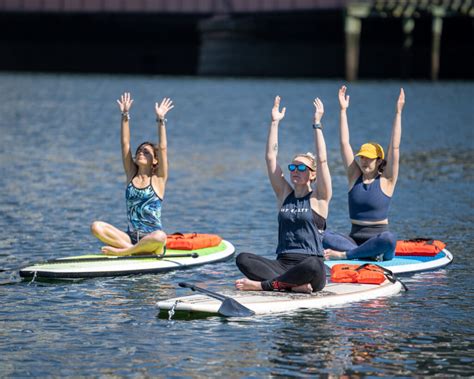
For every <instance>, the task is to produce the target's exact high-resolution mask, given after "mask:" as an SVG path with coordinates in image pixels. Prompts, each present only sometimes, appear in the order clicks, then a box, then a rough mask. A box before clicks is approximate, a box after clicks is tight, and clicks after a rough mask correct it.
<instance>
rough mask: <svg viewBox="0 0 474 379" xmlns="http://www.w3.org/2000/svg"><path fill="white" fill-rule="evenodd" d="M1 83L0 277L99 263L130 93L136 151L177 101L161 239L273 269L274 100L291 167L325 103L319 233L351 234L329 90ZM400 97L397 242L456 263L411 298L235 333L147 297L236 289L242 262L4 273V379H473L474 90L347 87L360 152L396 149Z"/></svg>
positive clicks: (426, 280) (91, 79)
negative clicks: (326, 182)
mask: <svg viewBox="0 0 474 379" xmlns="http://www.w3.org/2000/svg"><path fill="white" fill-rule="evenodd" d="M0 82H1V85H2V89H3V91H0V112H1V114H2V118H1V120H0V131H1V138H0V168H1V172H2V175H1V176H0V181H1V187H2V191H1V192H0V236H1V238H0V262H1V266H2V268H3V267H21V266H23V265H26V264H28V263H31V262H37V261H42V260H45V259H50V258H56V257H59V256H70V255H79V254H84V253H89V252H96V251H98V249H99V246H100V244H99V243H98V242H97V241H96V240H95V239H94V238H93V237H92V236H91V235H90V232H89V225H90V222H91V220H95V219H103V220H104V221H108V222H111V223H113V224H116V225H119V226H120V225H121V226H122V227H124V228H125V226H126V224H125V223H126V220H125V203H124V186H125V183H124V178H123V173H122V171H123V170H122V167H121V162H120V156H119V154H118V153H119V139H118V131H119V123H118V117H117V113H116V112H117V109H116V104H115V99H116V98H117V95H118V94H120V93H122V92H123V90H124V89H129V90H130V91H132V92H133V93H135V94H136V97H135V98H136V103H135V104H134V107H135V111H134V114H133V118H132V121H133V125H132V144H135V143H136V141H141V140H144V139H148V137H149V136H150V134H151V133H154V130H155V129H154V128H155V124H154V117H153V101H154V100H155V99H156V98H161V96H164V95H167V96H170V97H172V98H173V99H175V100H176V113H175V115H174V117H173V119H170V120H169V123H168V124H169V126H168V133H169V141H168V142H169V157H170V167H171V169H170V178H169V183H168V189H169V191H167V194H166V198H165V202H164V204H163V223H164V226H165V229H166V230H167V231H169V232H177V231H181V232H186V231H195V232H202V231H206V232H210V233H218V234H220V235H222V236H223V237H224V238H225V239H228V240H229V241H231V242H232V243H233V244H234V245H235V246H236V249H237V252H241V251H250V252H255V253H258V254H262V255H264V256H266V257H270V258H271V257H274V253H275V247H276V241H277V220H276V217H277V212H276V207H275V199H274V196H273V193H272V192H271V188H270V184H269V182H268V179H267V176H266V171H265V162H264V147H265V139H266V133H267V130H268V129H267V128H268V115H269V114H268V111H269V109H270V107H271V103H272V100H273V98H274V96H275V95H276V94H279V95H281V96H282V97H283V99H284V101H285V104H286V106H287V107H288V111H287V117H286V121H285V123H284V124H282V126H281V151H280V158H281V162H282V164H283V163H284V162H286V161H287V160H289V159H291V157H292V156H293V154H294V153H295V152H296V151H309V150H311V149H312V145H313V141H312V140H311V139H310V138H308V127H309V128H311V112H312V111H311V99H313V98H314V97H315V96H319V97H321V98H322V99H323V100H324V101H325V107H326V108H327V109H326V114H325V119H326V117H327V119H326V124H325V137H326V143H327V146H328V162H329V164H330V168H331V174H332V180H333V191H334V195H333V199H332V201H331V210H330V215H329V219H328V224H330V225H332V227H333V228H335V229H337V230H340V231H341V232H348V229H349V224H348V219H347V184H346V178H345V177H344V172H343V169H342V163H341V161H340V154H339V148H338V130H337V129H338V128H337V126H338V101H337V88H339V87H340V84H341V83H339V82H338V81H337V80H336V81H333V80H328V81H308V80H257V79H210V78H207V79H204V78H202V79H195V78H164V77H131V76H123V77H115V76H93V75H87V76H81V75H76V76H69V75H54V74H51V75H34V74H9V73H4V74H0ZM401 84H403V87H404V88H405V91H406V93H407V99H408V102H407V107H408V108H407V111H406V114H405V115H404V116H405V118H404V125H403V128H404V131H403V137H402V146H401V149H402V154H401V169H400V177H399V183H398V187H397V193H396V195H395V196H394V199H393V201H392V208H391V211H390V220H391V224H392V227H393V230H394V231H396V232H397V233H398V234H399V235H400V236H401V237H403V238H405V237H406V238H410V237H435V238H439V239H442V240H444V241H445V242H447V244H448V248H449V250H450V251H451V252H453V254H454V262H453V263H452V264H451V265H450V266H448V267H446V268H445V269H442V270H438V271H435V272H431V273H421V274H416V275H413V276H409V277H406V278H405V277H404V278H402V280H404V281H405V282H406V284H407V285H408V287H409V289H410V291H409V292H407V293H403V294H400V295H398V296H392V297H390V298H386V299H377V300H373V301H368V302H362V303H357V304H353V305H351V306H347V307H338V308H328V309H325V310H314V311H303V312H295V313H291V314H288V315H278V316H275V317H273V316H272V317H255V318H252V319H251V320H245V321H244V320H235V321H233V320H223V319H222V318H220V317H211V318H207V319H204V320H188V321H185V322H182V321H174V322H169V321H168V320H166V319H160V318H157V317H156V316H157V312H158V310H157V308H156V306H155V304H156V301H158V300H160V299H167V298H171V297H175V296H180V295H184V294H189V291H186V290H183V289H180V288H178V286H177V283H178V282H180V281H188V282H194V283H200V284H202V285H205V286H207V288H209V289H211V290H214V291H217V292H219V291H224V290H229V289H231V288H232V286H233V282H234V280H235V279H237V278H239V277H240V273H239V271H238V270H237V268H236V266H235V262H234V260H229V261H227V262H222V263H219V264H216V265H212V266H211V265H209V266H202V267H199V268H195V269H193V270H183V271H176V272H170V273H165V274H162V275H145V276H139V277H119V278H97V279H88V280H80V281H67V282H64V281H51V282H48V281H47V282H41V283H39V282H34V283H32V284H31V285H28V282H23V281H21V280H20V278H19V277H18V274H17V272H15V271H13V272H4V273H0V280H1V281H2V282H3V281H6V282H8V283H9V284H6V285H1V286H0V297H1V299H2V306H1V307H0V352H1V354H0V366H1V367H2V374H3V376H5V377H26V376H32V375H34V376H40V377H41V376H44V377H47V376H51V373H55V375H57V376H79V377H88V376H91V377H96V376H107V377H109V376H119V377H128V376H143V377H154V376H156V377H170V376H178V377H199V376H209V375H211V376H214V377H217V376H233V377H269V376H281V377H290V376H303V377H308V376H311V377H313V376H327V377H334V376H336V377H344V376H348V377H351V378H354V377H367V376H404V377H413V376H435V375H437V376H439V375H445V376H473V375H474V370H473V351H474V346H473V342H474V341H473V340H474V338H473V336H474V328H473V323H472V317H471V314H472V308H473V305H472V304H474V302H473V300H474V296H473V295H474V284H473V283H474V282H473V281H472V280H471V279H472V271H473V263H472V262H473V260H472V253H473V249H472V243H471V241H472V238H473V234H472V230H473V223H474V217H473V212H472V209H473V197H472V179H473V166H472V165H473V163H472V162H474V159H473V158H474V156H473V155H474V152H473V150H474V149H473V146H472V111H471V108H472V98H473V95H474V87H473V85H472V83H449V82H446V83H438V84H433V83H417V82H411V83H399V82H384V83H379V82H360V83H354V84H353V85H352V86H351V88H352V90H351V91H352V92H351V94H352V96H351V101H353V102H354V104H353V105H354V107H353V109H351V110H350V123H351V141H352V142H353V143H354V144H356V145H357V144H359V143H362V142H364V141H365V140H366V139H367V138H368V136H370V137H371V138H372V139H374V140H379V141H381V142H383V141H386V140H388V134H387V133H389V130H390V125H391V121H392V115H393V109H392V108H393V106H392V105H390V106H388V105H387V103H386V101H387V100H386V99H392V98H393V96H392V95H391V94H393V93H396V91H398V89H399V88H400V86H401ZM160 94H161V95H160ZM305 99H307V101H306V100H305ZM357 102H358V103H359V105H358V106H356V105H357ZM362 103H365V104H366V106H363V105H360V104H362ZM178 108H179V110H178ZM197 110H199V111H197ZM382 125H384V126H385V125H386V129H384V128H381V126H382ZM454 128H455V129H454Z"/></svg>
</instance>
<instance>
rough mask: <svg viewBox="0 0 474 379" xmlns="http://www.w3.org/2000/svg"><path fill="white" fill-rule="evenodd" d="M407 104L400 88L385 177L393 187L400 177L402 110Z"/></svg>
mask: <svg viewBox="0 0 474 379" xmlns="http://www.w3.org/2000/svg"><path fill="white" fill-rule="evenodd" d="M404 105H405V92H404V91H403V88H400V95H399V96H398V100H397V106H396V113H395V119H394V120H393V127H392V136H391V138H390V145H389V146H388V151H387V166H386V167H385V169H384V172H383V177H384V178H385V179H387V180H388V181H389V182H390V183H391V185H392V188H393V187H395V184H396V182H397V178H398V168H399V161H400V140H401V137H402V111H403V106H404Z"/></svg>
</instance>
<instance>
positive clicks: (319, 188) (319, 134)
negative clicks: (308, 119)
mask: <svg viewBox="0 0 474 379" xmlns="http://www.w3.org/2000/svg"><path fill="white" fill-rule="evenodd" d="M313 104H314V108H315V111H314V120H313V121H314V144H315V146H316V174H317V185H316V191H315V192H316V200H318V204H319V205H318V208H319V209H318V211H319V212H318V213H319V214H320V215H321V216H323V217H327V214H328V211H329V201H330V200H331V197H332V184H331V174H330V172H329V166H328V161H327V153H326V142H325V141H324V135H323V127H322V124H321V119H322V117H323V114H324V105H323V102H322V101H321V100H320V99H319V98H316V99H315V100H314V102H313Z"/></svg>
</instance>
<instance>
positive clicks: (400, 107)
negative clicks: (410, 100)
mask: <svg viewBox="0 0 474 379" xmlns="http://www.w3.org/2000/svg"><path fill="white" fill-rule="evenodd" d="M404 105H405V91H403V88H400V95H399V96H398V100H397V113H402V110H403V106H404Z"/></svg>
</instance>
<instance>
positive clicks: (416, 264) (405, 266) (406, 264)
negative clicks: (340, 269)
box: [324, 249, 453, 274]
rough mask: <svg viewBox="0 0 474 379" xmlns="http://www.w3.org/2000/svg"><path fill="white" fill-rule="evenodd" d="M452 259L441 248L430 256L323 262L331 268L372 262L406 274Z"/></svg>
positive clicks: (430, 268)
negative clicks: (340, 264)
mask: <svg viewBox="0 0 474 379" xmlns="http://www.w3.org/2000/svg"><path fill="white" fill-rule="evenodd" d="M452 260H453V255H452V254H451V253H450V252H449V251H448V250H447V249H443V250H442V251H440V252H439V253H438V254H436V255H435V256H432V257H427V256H417V255H413V256H395V258H393V259H392V260H390V261H384V262H375V261H367V260H357V259H352V260H349V259H344V260H334V261H324V264H325V265H326V266H328V267H329V268H331V267H332V266H334V265H335V264H339V263H343V264H364V263H373V264H376V265H378V266H382V267H384V268H386V269H388V270H390V271H392V272H393V273H394V274H408V273H413V272H420V271H430V270H435V269H438V268H441V267H444V266H447V265H448V264H450V263H451V262H452Z"/></svg>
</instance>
